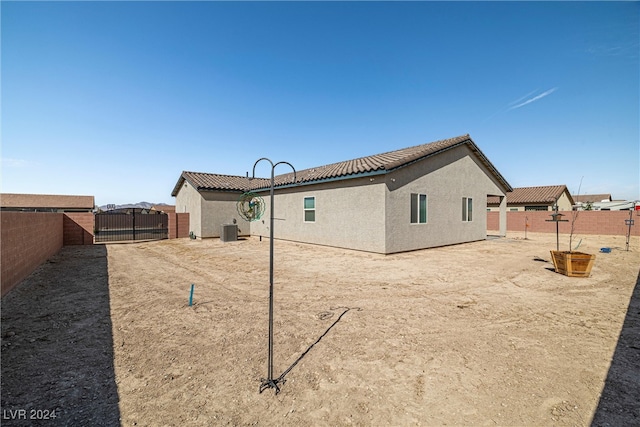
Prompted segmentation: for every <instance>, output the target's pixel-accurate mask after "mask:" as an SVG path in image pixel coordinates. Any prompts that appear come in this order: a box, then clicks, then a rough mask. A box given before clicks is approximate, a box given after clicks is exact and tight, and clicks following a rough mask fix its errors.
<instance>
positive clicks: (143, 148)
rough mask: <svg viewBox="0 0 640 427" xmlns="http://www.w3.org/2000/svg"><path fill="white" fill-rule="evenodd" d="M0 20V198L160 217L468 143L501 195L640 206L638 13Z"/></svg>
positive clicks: (151, 14) (58, 13) (633, 9)
mask: <svg viewBox="0 0 640 427" xmlns="http://www.w3.org/2000/svg"><path fill="white" fill-rule="evenodd" d="M0 8H1V9H0V11H1V19H2V29H1V31H2V34H1V35H2V41H1V43H2V44H1V47H2V57H1V59H2V63H1V67H2V69H1V71H2V76H1V79H2V80H1V83H2V113H1V118H2V146H1V153H0V154H1V157H2V186H1V190H2V192H7V193H43V194H81V195H94V196H95V197H96V203H97V204H98V205H104V204H107V203H115V204H122V203H129V202H139V201H143V200H144V201H149V202H156V203H162V202H164V203H173V202H174V199H173V198H172V197H171V195H170V194H171V191H172V189H173V187H174V185H175V183H176V182H177V180H178V178H179V176H180V173H181V172H182V171H183V170H189V171H197V172H213V173H224V174H231V175H244V174H245V173H246V172H247V171H250V170H251V168H252V166H253V164H254V162H255V161H256V160H257V159H258V158H260V157H264V156H266V157H269V158H271V159H272V160H274V161H288V162H290V163H292V164H293V165H294V166H295V167H296V169H298V170H301V169H305V168H308V167H314V166H320V165H324V164H328V163H333V162H337V161H342V160H348V159H352V158H357V157H361V156H366V155H371V154H377V153H381V152H385V151H391V150H395V149H399V148H404V147H409V146H412V145H417V144H422V143H426V142H431V141H436V140H439V139H444V138H449V137H454V136H458V135H462V134H466V133H469V134H470V135H471V137H472V138H473V139H474V141H475V142H476V144H477V145H478V146H479V147H480V149H481V150H482V151H483V152H484V153H485V154H486V155H487V157H488V158H489V159H490V160H491V161H492V163H493V164H494V165H495V166H496V167H497V169H498V170H499V171H500V172H501V173H502V175H503V176H504V177H505V178H506V179H507V181H509V183H510V184H511V185H512V186H514V187H523V186H537V185H555V184H566V185H567V186H568V187H569V189H570V190H571V191H572V192H574V193H576V192H577V191H578V186H579V185H580V182H581V180H582V186H581V188H580V193H581V194H593V193H611V194H612V195H613V197H614V198H624V199H638V198H640V190H639V185H640V184H639V182H640V131H639V120H640V119H639V117H640V111H639V108H640V107H639V105H640V100H639V96H640V88H639V80H640V77H639V76H640V67H639V50H640V47H639V45H638V40H639V39H640V33H639V25H640V24H639V19H638V17H639V16H640V3H638V2H593V3H589V2H588V3H583V2H579V3H578V2H521V3H520V2H518V3H511V2H509V3H506V2H312V3H307V2H188V3H184V2H183V3H180V2H7V1H3V2H2V3H1V5H0ZM258 172H259V173H260V174H261V175H265V176H266V175H267V173H268V171H267V170H264V171H262V170H259V171H258ZM282 172H288V170H283V171H282Z"/></svg>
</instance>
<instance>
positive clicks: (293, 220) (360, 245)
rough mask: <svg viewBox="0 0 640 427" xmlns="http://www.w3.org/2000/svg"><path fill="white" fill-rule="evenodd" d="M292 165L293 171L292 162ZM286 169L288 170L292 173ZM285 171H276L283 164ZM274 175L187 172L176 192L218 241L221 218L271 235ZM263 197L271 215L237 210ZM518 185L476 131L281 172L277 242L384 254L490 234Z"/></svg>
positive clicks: (195, 226)
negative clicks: (494, 201)
mask: <svg viewBox="0 0 640 427" xmlns="http://www.w3.org/2000/svg"><path fill="white" fill-rule="evenodd" d="M283 169H285V168H283ZM285 170H286V169H285ZM276 172H277V170H276ZM269 186H270V180H267V179H254V180H249V179H248V178H246V177H241V176H229V175H219V174H211V173H197V172H183V173H182V174H181V175H180V178H179V179H178V182H177V183H176V185H175V187H174V189H173V192H172V195H173V196H174V197H175V198H176V212H189V214H190V228H191V231H192V232H193V233H194V234H195V235H196V236H197V237H200V238H207V237H219V236H220V230H221V226H222V224H230V223H235V224H237V225H238V229H239V235H245V236H246V235H254V236H269V215H270V206H269V197H268V195H269ZM249 190H250V191H252V192H254V193H257V194H259V195H261V196H262V197H263V198H264V201H265V203H266V211H265V215H264V217H263V218H261V219H260V220H258V221H253V222H247V221H245V220H243V219H242V218H241V217H240V215H239V214H238V212H237V209H236V203H237V200H238V198H239V197H240V195H241V194H242V193H243V192H246V191H249ZM511 190H512V188H511V186H510V185H509V184H508V182H507V181H506V180H505V179H504V178H503V177H502V175H501V174H500V173H499V172H498V171H497V170H496V168H495V167H494V166H493V165H492V164H491V162H490V161H489V160H488V159H487V157H486V156H485V155H484V154H483V153H482V152H481V151H480V149H479V148H478V147H477V145H476V144H475V143H474V142H473V141H472V139H471V138H470V137H469V135H463V136H459V137H456V138H451V139H446V140H441V141H436V142H432V143H429V144H422V145H418V146H414V147H409V148H404V149H400V150H395V151H390V152H387V153H382V154H377V155H372V156H367V157H362V158H359V159H354V160H348V161H344V162H339V163H334V164H331V165H326V166H320V167H316V168H311V169H306V170H301V171H297V173H296V179H295V181H294V175H293V173H287V174H283V175H278V176H277V177H276V186H275V205H276V206H275V215H274V216H275V217H276V218H277V221H276V223H275V230H274V234H275V238H277V239H286V240H292V241H298V242H305V243H313V244H319V245H328V246H335V247H341V248H349V249H356V250H362V251H369V252H377V253H383V254H389V253H395V252H403V251H410V250H416V249H423V248H429V247H436V246H443V245H450V244H456V243H464V242H471V241H476V240H483V239H485V238H486V229H487V227H486V206H487V197H488V196H495V197H497V198H498V200H499V201H500V202H499V203H500V207H501V213H502V215H501V216H500V217H501V221H500V232H501V234H502V235H504V234H505V233H506V198H505V196H506V194H507V192H509V191H511Z"/></svg>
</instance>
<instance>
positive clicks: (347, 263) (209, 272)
mask: <svg viewBox="0 0 640 427" xmlns="http://www.w3.org/2000/svg"><path fill="white" fill-rule="evenodd" d="M528 237H529V238H528V239H527V240H525V239H524V238H523V236H522V235H519V234H515V233H514V234H510V235H509V237H508V238H503V239H497V240H487V241H482V242H475V243H469V244H464V245H456V246H449V247H443V248H436V249H429V250H421V251H416V252H410V253H403V254H396V255H387V256H384V255H377V254H370V253H363V252H355V251H349V250H344V249H337V248H328V247H320V246H312V245H304V244H298V243H293V242H285V241H276V242H275V255H276V256H275V322H274V377H276V378H277V377H279V376H280V375H281V374H283V373H286V375H285V376H284V378H283V383H281V392H280V393H279V394H277V395H276V394H275V392H274V390H273V389H268V390H266V391H264V392H263V393H261V394H260V393H259V392H258V389H259V386H260V384H261V381H260V380H261V378H263V377H265V376H266V375H267V335H268V333H267V330H268V329H267V325H268V289H269V244H268V241H267V240H264V241H262V242H261V241H259V240H258V239H256V238H251V239H247V240H242V241H238V242H232V243H222V242H220V241H218V240H217V239H216V240H205V241H192V240H187V239H177V240H168V241H167V240H166V241H159V242H145V243H131V244H112V245H108V246H102V245H96V246H93V247H65V248H64V249H63V250H62V251H61V252H60V253H59V254H58V255H56V256H55V257H54V258H52V259H51V260H50V262H48V263H46V264H44V265H42V266H41V267H39V268H38V269H37V270H36V271H35V272H34V273H33V274H32V275H31V276H30V277H29V278H28V279H26V280H25V281H24V282H23V283H22V284H21V285H19V286H18V287H17V288H16V289H14V290H13V291H11V292H10V293H9V294H8V295H7V296H6V297H5V298H3V300H2V337H3V339H2V411H3V413H2V422H3V425H106V426H112V425H118V424H121V425H123V426H134V425H138V426H143V425H145V426H146V425H149V426H156V425H167V426H173V425H175V426H179V425H180V426H183V425H203V426H205V425H314V426H315V425H331V426H333V425H350V424H353V425H558V426H564V425H571V426H573V425H577V426H586V425H592V424H593V425H639V424H640V408H639V406H638V402H637V396H638V395H640V348H639V347H640V345H639V344H638V342H639V340H638V338H639V335H640V324H639V321H638V319H639V318H640V302H638V301H639V300H640V295H639V293H640V291H639V290H638V288H640V285H638V279H639V268H640V240H639V239H638V238H634V239H633V240H632V242H631V251H629V252H626V251H625V250H624V246H625V238H624V237H614V236H586V237H582V236H581V237H580V238H581V239H582V241H581V243H580V248H579V249H580V250H582V251H585V252H589V253H597V252H598V250H599V248H601V247H604V246H606V247H612V248H614V249H613V251H612V252H611V253H610V254H601V253H598V254H597V259H596V262H595V266H594V268H593V271H592V275H591V277H590V278H586V279H581V278H569V277H565V276H562V275H559V274H556V273H555V272H553V271H552V270H553V266H552V264H551V263H550V262H549V261H550V256H549V250H550V249H554V248H555V235H547V234H534V233H529V236H528ZM578 240H579V239H578ZM576 241H577V240H576ZM567 243H568V238H567V236H561V244H563V245H565V246H566V244H567ZM564 249H566V247H565V248H564ZM191 284H195V292H194V300H193V301H194V304H193V306H191V307H189V305H188V299H189V290H190V286H191ZM296 362H297V363H296ZM21 410H24V415H25V418H26V419H23V418H22V417H21V415H22V412H20V411H21ZM38 411H40V412H38ZM45 411H46V412H47V413H48V411H51V412H52V413H53V414H54V416H55V418H51V417H49V419H44V420H43V419H39V420H38V419H34V418H38V417H40V418H45V415H47V414H46V413H45Z"/></svg>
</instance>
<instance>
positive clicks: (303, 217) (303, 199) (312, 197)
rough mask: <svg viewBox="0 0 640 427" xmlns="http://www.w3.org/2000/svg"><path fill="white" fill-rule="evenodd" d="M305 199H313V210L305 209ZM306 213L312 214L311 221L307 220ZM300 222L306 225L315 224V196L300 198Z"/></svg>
mask: <svg viewBox="0 0 640 427" xmlns="http://www.w3.org/2000/svg"><path fill="white" fill-rule="evenodd" d="M307 199H313V208H307V206H306V203H305V202H306V201H307ZM307 212H313V221H308V220H307ZM302 221H303V222H308V223H313V222H316V196H305V197H303V198H302Z"/></svg>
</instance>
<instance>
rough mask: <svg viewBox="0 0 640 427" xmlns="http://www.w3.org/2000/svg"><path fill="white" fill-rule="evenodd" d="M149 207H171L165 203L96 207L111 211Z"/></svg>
mask: <svg viewBox="0 0 640 427" xmlns="http://www.w3.org/2000/svg"><path fill="white" fill-rule="evenodd" d="M151 206H171V205H169V204H167V203H149V202H138V203H126V204H124V205H102V206H98V207H99V208H100V209H101V210H103V211H106V210H112V209H127V208H142V209H149V208H151Z"/></svg>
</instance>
